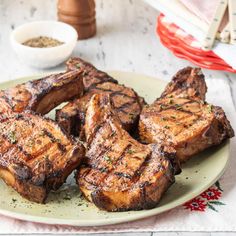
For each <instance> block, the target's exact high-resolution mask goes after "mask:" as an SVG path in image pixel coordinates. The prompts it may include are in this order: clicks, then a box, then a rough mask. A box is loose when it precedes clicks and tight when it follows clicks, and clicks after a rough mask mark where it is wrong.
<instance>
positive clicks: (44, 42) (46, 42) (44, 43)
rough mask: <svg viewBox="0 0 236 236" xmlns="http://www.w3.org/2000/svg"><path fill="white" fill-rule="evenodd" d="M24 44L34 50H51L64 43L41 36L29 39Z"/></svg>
mask: <svg viewBox="0 0 236 236" xmlns="http://www.w3.org/2000/svg"><path fill="white" fill-rule="evenodd" d="M22 44H23V45H25V46H28V47H33V48H50V47H56V46H59V45H62V44H64V42H61V41H59V40H57V39H54V38H50V37H46V36H39V37H36V38H32V39H28V40H27V41H25V42H24V43H22Z"/></svg>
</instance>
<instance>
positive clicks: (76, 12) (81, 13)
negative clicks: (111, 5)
mask: <svg viewBox="0 0 236 236" xmlns="http://www.w3.org/2000/svg"><path fill="white" fill-rule="evenodd" d="M57 9H58V20H59V21H63V22H65V23H67V24H70V25H71V26H73V27H74V28H75V29H76V31H77V32H78V38H79V39H87V38H90V37H92V36H94V35H95V34H96V11H95V2H94V0H58V5H57Z"/></svg>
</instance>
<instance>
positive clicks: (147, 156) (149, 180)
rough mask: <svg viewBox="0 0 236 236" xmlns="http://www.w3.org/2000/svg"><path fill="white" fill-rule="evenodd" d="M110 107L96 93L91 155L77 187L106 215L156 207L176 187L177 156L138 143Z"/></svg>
mask: <svg viewBox="0 0 236 236" xmlns="http://www.w3.org/2000/svg"><path fill="white" fill-rule="evenodd" d="M110 102H111V101H110V99H109V95H105V94H96V95H94V96H93V97H92V99H91V100H90V102H89V105H88V110H87V113H86V123H85V134H86V140H87V145H88V146H87V153H86V157H85V160H84V163H83V165H82V166H81V167H80V169H79V170H78V174H77V183H78V185H79V187H80V189H81V191H82V193H83V194H84V195H85V197H86V198H87V199H88V200H89V201H91V202H94V204H95V205H96V206H97V207H99V208H100V209H103V210H107V211H126V210H140V209H148V208H153V207H155V206H156V205H157V204H158V202H159V201H160V199H161V197H162V195H163V194H164V192H165V191H166V190H167V189H168V188H169V186H170V185H171V184H172V183H173V182H174V167H173V165H172V160H174V158H175V153H172V149H168V147H166V148H164V146H159V145H156V144H154V145H143V144H140V143H139V142H137V141H136V140H134V139H133V138H132V137H131V136H130V135H129V134H128V133H127V131H125V130H124V129H123V128H122V125H121V123H120V120H119V118H118V117H117V116H116V114H115V111H113V110H112V106H111V103H110ZM169 150H170V151H169ZM168 151H169V152H168Z"/></svg>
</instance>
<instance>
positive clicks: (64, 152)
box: [0, 112, 84, 203]
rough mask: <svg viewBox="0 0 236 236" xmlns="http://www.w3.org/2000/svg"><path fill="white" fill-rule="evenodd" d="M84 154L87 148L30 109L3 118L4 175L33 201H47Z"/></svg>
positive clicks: (0, 152) (0, 158)
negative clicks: (30, 111) (50, 193)
mask: <svg viewBox="0 0 236 236" xmlns="http://www.w3.org/2000/svg"><path fill="white" fill-rule="evenodd" d="M82 157H84V147H83V146H82V145H81V144H80V143H77V142H75V141H74V140H72V139H71V138H70V137H68V136H67V135H66V134H65V133H64V132H63V131H62V130H61V128H60V127H59V126H58V125H57V124H56V123H55V122H53V121H52V120H50V119H47V118H43V117H41V116H39V115H36V114H32V113H29V112H25V113H21V114H12V115H11V116H9V117H4V118H3V117H2V118H1V119H0V177H1V178H2V179H3V180H4V181H5V182H6V183H7V184H8V185H10V186H11V187H13V188H14V189H15V190H16V191H17V192H18V193H20V194H21V195H22V196H23V197H25V198H27V199H28V200H30V201H34V202H37V203H44V202H45V200H46V197H47V194H48V192H49V191H50V190H56V189H58V188H59V187H60V186H61V185H62V184H63V183H64V181H65V180H66V178H67V176H68V175H69V174H70V173H71V172H72V171H73V170H74V169H75V168H77V167H78V165H79V163H80V161H81V159H82Z"/></svg>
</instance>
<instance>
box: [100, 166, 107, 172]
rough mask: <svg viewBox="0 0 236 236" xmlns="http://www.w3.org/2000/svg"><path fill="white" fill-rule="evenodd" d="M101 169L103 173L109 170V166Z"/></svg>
mask: <svg viewBox="0 0 236 236" xmlns="http://www.w3.org/2000/svg"><path fill="white" fill-rule="evenodd" d="M99 170H100V171H101V172H102V173H104V172H107V168H106V167H102V168H100V169H99Z"/></svg>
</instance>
